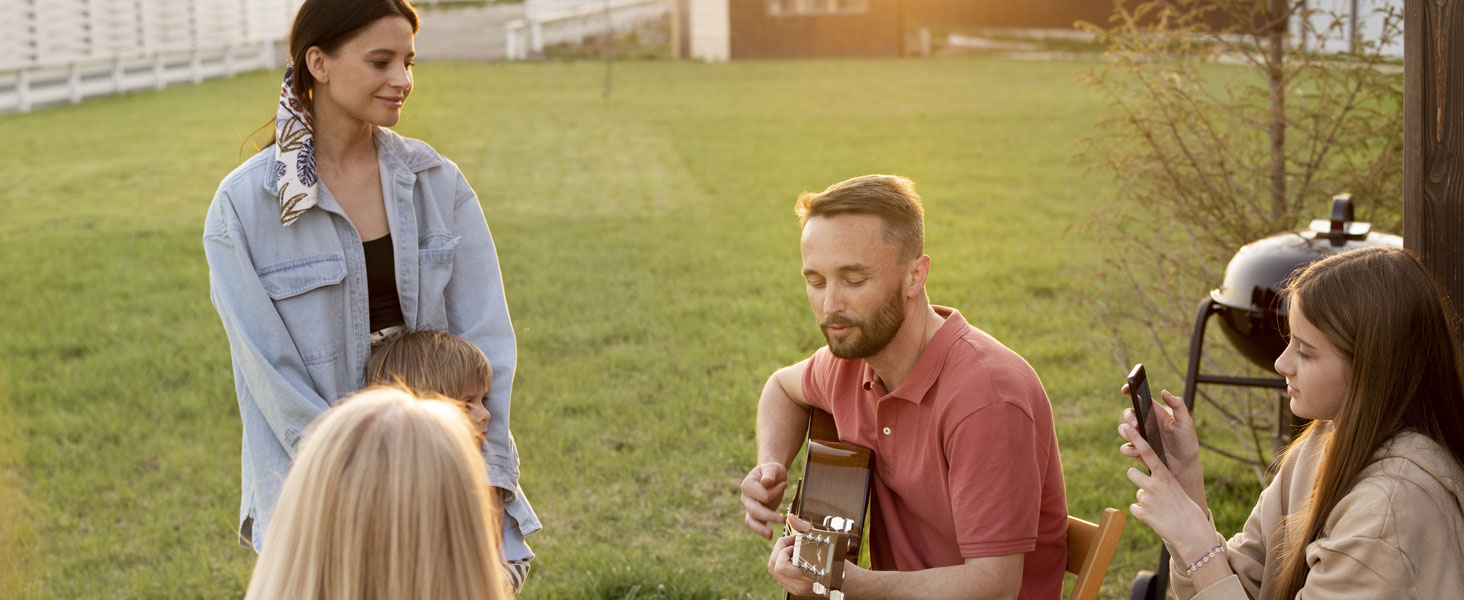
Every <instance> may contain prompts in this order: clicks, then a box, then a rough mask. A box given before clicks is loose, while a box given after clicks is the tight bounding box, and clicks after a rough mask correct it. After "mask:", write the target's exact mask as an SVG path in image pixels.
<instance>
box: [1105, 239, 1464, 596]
mask: <svg viewBox="0 0 1464 600" xmlns="http://www.w3.org/2000/svg"><path fill="white" fill-rule="evenodd" d="M1286 297H1287V300H1288V302H1289V320H1290V326H1291V332H1290V340H1289V343H1288V345H1287V347H1286V351H1285V352H1284V353H1283V354H1282V355H1281V357H1280V358H1278V359H1276V371H1277V372H1278V373H1280V374H1281V375H1283V376H1284V377H1286V382H1287V393H1288V394H1289V395H1290V396H1291V410H1292V412H1293V413H1295V414H1297V415H1299V416H1301V417H1305V418H1308V419H1312V423H1311V424H1310V425H1309V426H1308V427H1307V428H1306V430H1305V431H1304V432H1303V433H1302V434H1301V435H1299V436H1298V437H1297V438H1296V439H1295V440H1294V441H1293V442H1292V443H1291V445H1290V447H1288V449H1287V451H1286V453H1285V455H1284V457H1283V458H1282V459H1281V462H1280V467H1279V469H1278V471H1277V473H1276V477H1275V479H1274V480H1272V482H1271V484H1270V485H1269V486H1268V487H1267V488H1266V489H1265V490H1264V491H1262V492H1261V497H1260V499H1259V502H1258V503H1257V504H1256V507H1255V508H1254V509H1253V510H1252V512H1251V515H1250V517H1249V518H1248V519H1247V520H1246V523H1245V527H1244V529H1243V530H1242V531H1241V532H1240V533H1238V534H1236V535H1235V536H1233V537H1231V538H1230V539H1229V540H1225V539H1223V538H1222V537H1221V536H1220V534H1219V533H1217V532H1216V530H1215V526H1214V524H1213V522H1212V521H1211V519H1210V511H1209V508H1208V506H1207V504H1206V500H1205V489H1204V470H1203V467H1202V466H1201V464H1200V460H1199V445H1198V442H1197V438H1196V436H1195V429H1194V422H1193V421H1192V420H1191V418H1190V415H1189V413H1188V411H1187V410H1186V409H1185V405H1184V402H1183V401H1182V400H1180V399H1179V398H1177V397H1175V396H1172V395H1170V394H1169V393H1168V392H1164V393H1163V394H1162V397H1163V398H1164V402H1165V404H1167V405H1168V407H1169V409H1170V410H1169V411H1167V412H1166V411H1156V412H1158V413H1159V419H1158V421H1159V429H1160V434H1161V435H1162V436H1163V437H1164V439H1165V442H1166V444H1167V450H1168V452H1167V463H1168V467H1167V468H1166V466H1165V464H1163V463H1161V462H1160V461H1159V460H1158V458H1157V457H1156V456H1155V454H1154V452H1153V450H1152V449H1151V448H1150V446H1149V445H1148V444H1146V443H1145V442H1144V440H1143V438H1142V437H1140V436H1139V433H1138V430H1137V429H1136V427H1135V426H1136V424H1137V422H1136V421H1135V418H1134V415H1133V411H1132V410H1131V409H1125V410H1124V416H1123V422H1122V423H1121V424H1120V425H1119V428H1118V429H1119V434H1120V435H1122V436H1123V437H1124V439H1126V440H1128V442H1129V443H1128V444H1125V445H1123V446H1122V447H1121V448H1120V453H1122V454H1123V455H1125V456H1129V457H1133V458H1137V459H1138V460H1139V461H1141V462H1142V463H1143V464H1144V465H1145V466H1147V467H1148V468H1149V469H1150V471H1151V473H1152V474H1145V473H1144V472H1143V471H1142V470H1140V469H1137V468H1131V469H1129V471H1128V477H1129V480H1130V481H1132V482H1133V483H1134V485H1136V486H1138V491H1137V492H1136V494H1135V497H1136V502H1135V503H1134V504H1132V505H1130V507H1129V511H1130V513H1132V514H1133V516H1134V517H1135V518H1137V519H1138V520H1140V521H1142V522H1143V523H1144V524H1146V525H1148V526H1149V527H1151V528H1152V529H1153V530H1154V531H1155V532H1156V533H1158V534H1159V536H1160V537H1161V538H1163V540H1164V543H1165V545H1166V546H1168V547H1169V551H1170V554H1171V555H1172V556H1173V557H1174V560H1173V562H1172V563H1171V571H1172V581H1173V584H1174V589H1175V592H1176V593H1177V594H1178V595H1179V597H1180V598H1191V597H1193V598H1207V599H1208V598H1385V597H1386V598H1459V597H1464V570H1461V569H1460V565H1464V384H1461V378H1460V372H1459V362H1458V344H1457V341H1456V339H1455V337H1454V335H1453V332H1452V330H1451V324H1452V323H1454V320H1453V316H1452V315H1451V314H1450V312H1449V310H1448V307H1447V305H1446V303H1445V302H1444V299H1443V296H1442V294H1441V293H1440V291H1439V289H1438V287H1437V285H1436V284H1435V283H1434V281H1433V278H1432V277H1430V276H1429V274H1428V272H1427V271H1426V270H1425V269H1424V268H1423V266H1422V265H1421V264H1420V263H1419V262H1418V260H1417V258H1415V257H1414V256H1413V255H1412V254H1411V253H1409V252H1407V251H1405V250H1401V249H1397V248H1363V249H1358V250H1353V251H1350V252H1344V253H1341V254H1337V255H1333V256H1330V257H1327V258H1324V259H1322V260H1319V261H1317V262H1315V263H1313V264H1312V265H1310V266H1308V267H1307V268H1306V269H1305V270H1303V271H1302V272H1301V273H1300V274H1299V275H1297V276H1295V278H1294V279H1293V280H1292V282H1291V283H1290V285H1289V286H1288V288H1287V290H1286ZM1151 435H1152V434H1151Z"/></svg>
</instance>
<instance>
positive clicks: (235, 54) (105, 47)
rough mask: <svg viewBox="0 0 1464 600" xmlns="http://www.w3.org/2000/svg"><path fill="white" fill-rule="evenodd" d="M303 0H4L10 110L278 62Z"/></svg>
mask: <svg viewBox="0 0 1464 600" xmlns="http://www.w3.org/2000/svg"><path fill="white" fill-rule="evenodd" d="M301 1H302V0H0V15H4V16H3V17H0V113H5V112H13V111H22V112H25V111H29V110H31V109H33V108H36V107H41V106H46V105H51V104H57V103H65V102H72V103H76V102H81V101H82V100H84V99H86V98H90V97H93V96H101V95H108V94H116V93H121V92H128V91H132V90H139V89H152V88H163V87H166V86H168V85H173V84H178V83H197V82H199V81H203V80H205V79H209V78H213V77H227V76H230V75H233V74H235V73H238V72H242V71H249V70H253V69H261V68H273V67H276V66H278V63H277V59H276V57H275V48H276V46H277V45H278V44H280V43H281V42H283V41H284V40H285V38H286V37H288V35H289V27H290V23H291V20H292V19H293V18H294V14H295V10H296V9H297V8H298V7H299V5H300V3H301Z"/></svg>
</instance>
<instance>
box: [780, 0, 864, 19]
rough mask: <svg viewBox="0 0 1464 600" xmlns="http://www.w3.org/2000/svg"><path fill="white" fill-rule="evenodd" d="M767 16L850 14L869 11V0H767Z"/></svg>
mask: <svg viewBox="0 0 1464 600" xmlns="http://www.w3.org/2000/svg"><path fill="white" fill-rule="evenodd" d="M767 3H768V4H767V6H768V16H772V17H792V16H805V15H852V14H859V13H864V12H869V0H767Z"/></svg>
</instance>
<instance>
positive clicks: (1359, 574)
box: [1170, 426, 1464, 600]
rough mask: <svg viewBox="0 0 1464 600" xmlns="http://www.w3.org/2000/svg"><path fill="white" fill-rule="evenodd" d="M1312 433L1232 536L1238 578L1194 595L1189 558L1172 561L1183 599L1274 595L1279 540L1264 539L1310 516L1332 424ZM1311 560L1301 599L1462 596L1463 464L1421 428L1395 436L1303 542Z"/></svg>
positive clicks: (1229, 550) (1229, 555)
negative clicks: (1289, 519)
mask: <svg viewBox="0 0 1464 600" xmlns="http://www.w3.org/2000/svg"><path fill="white" fill-rule="evenodd" d="M1316 433H1317V435H1313V436H1311V437H1310V438H1309V439H1308V440H1307V441H1306V442H1304V443H1303V445H1302V446H1300V447H1298V448H1296V449H1295V451H1293V452H1291V453H1290V454H1289V455H1288V456H1287V457H1286V459H1285V460H1284V462H1283V463H1282V465H1281V471H1280V472H1279V473H1278V474H1277V475H1276V478H1275V480H1274V481H1272V482H1271V485H1270V486H1268V487H1267V488H1266V489H1265V490H1264V491H1262V492H1261V500H1260V502H1259V503H1257V504H1256V507H1255V509H1254V510H1252V511H1251V515H1250V518H1248V519H1246V521H1245V529H1244V530H1243V531H1241V532H1240V533H1238V534H1236V535H1235V537H1232V538H1230V541H1228V542H1226V545H1225V546H1226V547H1225V550H1226V554H1225V557H1226V559H1228V560H1229V562H1230V568H1231V569H1232V570H1234V571H1235V575H1232V576H1230V577H1227V578H1225V579H1223V580H1221V581H1219V582H1217V583H1215V584H1214V585H1211V586H1210V587H1207V588H1205V590H1204V591H1203V592H1200V593H1198V594H1197V593H1196V590H1195V588H1194V584H1193V583H1192V582H1191V581H1190V579H1189V578H1188V577H1185V575H1184V567H1185V566H1186V565H1181V564H1175V563H1171V569H1170V571H1171V575H1172V578H1171V580H1172V582H1173V585H1174V592H1175V593H1176V594H1177V595H1178V596H1179V597H1180V598H1196V599H1202V600H1214V599H1221V598H1223V599H1241V598H1253V599H1270V598H1272V597H1273V596H1274V595H1275V594H1276V590H1275V589H1274V588H1273V587H1272V585H1273V584H1272V582H1273V581H1275V577H1274V576H1273V571H1275V570H1277V569H1280V568H1281V556H1280V554H1279V549H1280V545H1279V544H1277V545H1275V546H1271V545H1270V544H1267V542H1268V541H1270V540H1272V539H1279V537H1277V532H1278V530H1280V529H1281V528H1282V527H1283V524H1282V516H1283V515H1286V514H1295V515H1298V519H1299V518H1300V515H1303V514H1305V511H1306V502H1307V496H1308V495H1309V494H1310V492H1311V486H1312V482H1313V481H1314V479H1315V477H1316V470H1317V465H1318V463H1319V462H1320V460H1321V451H1322V449H1323V447H1324V444H1325V441H1326V438H1328V437H1330V434H1331V427H1330V426H1328V427H1327V428H1326V429H1324V430H1319V431H1318V432H1316ZM1216 537H1219V534H1216ZM1171 554H1173V552H1172V550H1171ZM1306 560H1307V564H1308V565H1309V566H1310V568H1311V571H1310V573H1309V574H1308V575H1307V578H1306V584H1305V585H1304V586H1303V587H1302V589H1301V591H1300V592H1298V593H1297V595H1296V598H1309V599H1311V598H1327V599H1334V598H1335V599H1347V598H1359V599H1360V598H1369V599H1371V598H1390V599H1391V598H1419V599H1426V600H1430V599H1435V598H1464V469H1461V467H1460V465H1459V464H1458V463H1457V462H1455V461H1454V459H1453V457H1452V456H1451V455H1450V454H1449V452H1448V450H1447V449H1445V448H1444V447H1442V446H1440V445H1438V444H1437V443H1435V442H1434V441H1432V440H1430V439H1428V438H1427V437H1424V436H1423V435H1421V434H1418V433H1414V432H1405V433H1400V434H1398V435H1396V436H1394V437H1393V439H1391V440H1389V441H1388V442H1387V443H1385V444H1384V445H1383V447H1382V448H1380V449H1378V451H1377V452H1376V453H1375V454H1374V455H1373V462H1372V463H1371V464H1369V465H1368V466H1366V467H1364V468H1363V470H1362V473H1361V474H1360V475H1359V476H1358V481H1357V483H1356V485H1354V486H1353V488H1352V491H1350V492H1348V493H1347V495H1345V496H1343V497H1342V500H1341V501H1339V502H1338V503H1337V506H1336V508H1334V509H1332V513H1331V515H1329V516H1328V517H1327V522H1326V524H1325V525H1324V526H1323V527H1322V532H1321V536H1320V537H1319V538H1318V539H1317V540H1316V541H1314V542H1312V543H1311V544H1308V545H1307V547H1306Z"/></svg>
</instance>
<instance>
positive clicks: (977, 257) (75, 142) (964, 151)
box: [0, 57, 1259, 599]
mask: <svg viewBox="0 0 1464 600" xmlns="http://www.w3.org/2000/svg"><path fill="white" fill-rule="evenodd" d="M1090 66H1091V65H1090V64H1087V63H1074V62H1030V61H1015V60H1003V59H997V58H980V57H977V58H952V59H938V60H889V61H827V62H773V63H737V64H725V65H700V64H689V63H681V64H677V63H617V64H616V65H615V66H614V90H615V91H614V93H613V95H612V96H611V97H610V98H609V99H608V101H607V100H606V99H604V97H603V96H602V88H603V83H604V74H605V73H604V68H605V67H604V65H602V64H596V63H579V64H552V63H544V64H528V65H480V64H426V65H422V66H420V67H419V69H418V72H417V89H416V91H415V93H414V95H413V97H412V100H411V101H410V102H409V103H408V106H407V114H406V117H405V118H404V120H403V122H402V123H401V124H400V125H399V126H398V127H397V131H399V132H400V133H402V134H404V135H408V136H413V137H419V138H422V139H425V140H427V141H428V142H430V143H432V144H433V145H434V146H435V147H436V148H437V149H438V150H439V151H441V152H442V153H444V154H445V155H447V156H448V157H450V158H452V159H453V160H454V161H456V162H457V163H458V165H459V166H461V167H462V170H463V171H464V173H465V174H466V175H467V178H468V180H469V181H470V182H471V183H472V184H473V185H474V186H475V188H476V189H477V191H478V194H479V196H480V199H481V200H482V203H483V206H484V209H485V212H486V214H487V217H488V220H489V225H490V226H491V228H492V230H493V233H494V236H495V238H496V240H497V244H498V250H499V255H500V258H501V261H502V265H503V270H504V279H505V282H506V285H507V293H508V300H509V306H510V309H511V311H512V313H513V318H514V324H515V326H516V327H517V329H518V342H519V353H520V354H519V357H520V360H519V370H518V375H517V383H516V386H515V397H514V411H513V414H512V422H513V430H514V432H515V435H516V436H517V439H518V444H519V449H520V451H521V453H522V456H523V480H522V484H523V487H524V488H525V490H526V491H527V493H528V494H529V495H530V498H531V499H532V501H533V503H534V506H535V507H536V508H537V510H538V512H539V516H540V517H541V519H542V520H543V522H544V524H545V529H544V531H543V532H542V533H540V534H538V535H535V536H533V537H532V538H530V542H531V543H532V544H533V545H534V548H535V550H536V551H537V552H538V554H539V558H538V559H537V560H536V561H535V566H534V572H533V574H532V576H531V578H530V581H529V587H528V589H527V591H526V593H525V594H524V597H525V598H528V599H545V598H630V597H634V598H742V597H750V598H768V599H771V598H781V594H779V593H777V592H778V588H777V587H776V585H775V584H774V583H773V582H772V581H771V579H770V578H768V577H767V575H766V572H765V564H766V558H767V552H768V548H769V544H768V543H767V542H764V541H763V540H762V539H761V538H759V537H757V536H755V535H754V534H752V533H751V532H749V531H748V530H747V529H746V528H745V527H744V526H743V525H742V519H741V509H740V505H739V503H738V496H737V489H736V485H737V483H738V481H740V479H741V477H742V475H743V474H744V473H745V472H746V471H747V469H748V468H750V467H751V466H752V464H751V463H752V461H753V459H754V448H753V416H754V413H755V410H756V402H757V394H758V392H759V391H760V390H761V388H762V385H763V382H764V380H765V378H766V377H767V375H768V374H769V373H770V372H771V371H772V370H773V369H775V368H777V367H779V366H781V365H784V364H787V363H790V362H793V361H796V360H798V359H800V358H802V357H804V356H806V355H807V354H809V353H811V352H812V351H813V350H814V349H816V348H817V347H819V346H820V345H821V344H822V338H821V336H820V335H819V333H818V331H817V329H816V328H815V327H814V325H813V321H812V317H811V313H810V310H809V308H808V306H807V302H806V300H805V298H804V296H803V285H802V279H801V276H800V274H799V258H798V246H797V237H798V228H797V223H796V221H795V220H794V217H793V213H792V204H793V200H794V198H795V197H796V196H797V194H798V193H800V192H803V191H807V190H817V189H822V188H823V187H824V186H826V185H827V184H829V183H832V182H835V181H838V180H842V179H844V178H847V177H850V176H854V175H860V174H864V173H870V172H884V173H899V174H903V175H906V176H909V177H911V178H913V179H914V180H915V181H916V183H917V185H918V187H919V190H920V191H921V193H922V194H923V195H924V196H925V200H926V206H927V211H928V217H927V220H928V234H927V240H928V242H927V253H928V254H929V255H930V256H931V257H933V258H932V263H933V266H932V274H931V277H930V285H929V292H930V298H931V300H932V301H933V302H935V303H937V304H944V305H950V306H955V307H958V308H960V309H961V310H962V312H963V313H964V314H965V316H966V317H967V319H968V320H970V321H971V322H972V323H973V324H975V325H977V326H978V327H981V328H983V329H985V330H986V331H988V332H990V333H992V334H993V335H995V336H996V337H998V338H999V339H1001V340H1003V341H1004V342H1005V343H1006V344H1007V345H1008V346H1010V347H1011V348H1013V349H1015V350H1016V351H1017V352H1019V353H1021V354H1022V355H1023V356H1025V357H1026V358H1027V359H1028V361H1030V362H1031V363H1032V365H1033V367H1035V368H1036V370H1037V372H1038V373H1039V374H1040V375H1041V377H1042V379H1043V382H1044V383H1045V385H1046V387H1047V391H1048V394H1049V395H1050V397H1051V400H1052V405H1053V410H1054V413H1055V416H1056V420H1057V427H1058V436H1059V438H1058V439H1059V444H1060V445H1061V447H1062V458H1063V467H1064V473H1065V475H1066V478H1067V493H1068V498H1069V505H1070V510H1071V512H1072V513H1073V514H1075V515H1078V516H1082V517H1085V518H1088V519H1090V520H1093V519H1096V518H1097V517H1098V515H1099V513H1100V512H1101V510H1102V508H1103V507H1105V506H1113V507H1119V508H1124V509H1126V508H1127V506H1128V504H1129V503H1130V502H1131V501H1132V497H1133V496H1132V492H1133V488H1132V486H1131V485H1130V484H1129V483H1128V482H1127V480H1126V479H1125V478H1124V476H1123V471H1124V469H1126V468H1127V467H1128V466H1129V464H1128V462H1127V459H1124V458H1123V457H1121V456H1120V455H1119V454H1118V453H1117V446H1118V444H1119V443H1120V439H1119V438H1118V437H1117V434H1116V433H1115V430H1114V427H1115V426H1116V422H1117V415H1118V412H1119V410H1120V409H1121V408H1122V407H1123V406H1124V404H1125V403H1126V402H1127V401H1126V399H1124V398H1123V397H1121V396H1119V395H1117V393H1116V392H1117V386H1118V384H1120V383H1121V378H1122V376H1123V373H1124V371H1125V366H1126V365H1124V364H1123V362H1121V360H1120V358H1125V359H1126V358H1127V357H1118V356H1116V351H1115V350H1114V345H1113V343H1112V341H1111V339H1110V337H1109V334H1108V333H1107V328H1106V327H1104V326H1102V324H1101V323H1098V322H1097V321H1096V320H1095V317H1094V315H1095V310H1094V309H1093V308H1092V303H1093V301H1094V300H1095V295H1096V294H1097V293H1098V292H1099V289H1100V288H1099V286H1098V284H1097V283H1096V278H1097V276H1098V274H1099V272H1100V270H1101V269H1102V260H1101V244H1100V242H1101V239H1102V235H1103V232H1101V231H1095V230H1093V229H1085V228H1083V227H1081V225H1082V224H1083V223H1085V222H1086V221H1088V220H1089V218H1090V213H1091V212H1092V211H1094V210H1097V209H1099V208H1100V207H1101V206H1102V205H1103V203H1105V202H1108V201H1110V198H1111V195H1112V190H1111V186H1110V183H1109V182H1108V180H1107V179H1106V178H1105V177H1103V176H1102V174H1101V173H1092V172H1085V165H1084V164H1082V163H1081V162H1078V161H1076V160H1075V159H1074V158H1073V157H1074V154H1075V153H1076V152H1077V150H1078V149H1079V148H1080V147H1081V144H1080V143H1079V141H1078V140H1079V139H1080V138H1081V137H1082V136H1084V135H1087V134H1088V133H1089V132H1090V131H1091V128H1092V124H1093V122H1094V121H1095V119H1096V118H1097V117H1098V116H1099V115H1100V114H1101V113H1102V112H1103V111H1104V110H1106V109H1105V108H1104V107H1103V106H1102V105H1101V103H1100V102H1099V100H1098V96H1097V94H1096V93H1094V92H1093V91H1092V90H1090V89H1088V88H1087V87H1085V86H1084V84H1082V83H1081V82H1080V81H1079V76H1080V74H1081V73H1083V72H1085V71H1086V70H1087V69H1088V68H1090ZM276 77H277V74H275V73H255V74H249V75H243V76H239V77H235V78H232V79H228V80H220V81H213V82H208V83H204V84H201V85H197V86H190V87H180V88H174V89H168V90H163V91H160V92H152V93H142V94H134V95H128V96H124V97H116V98H108V99H101V100H96V101H91V102H88V103H85V104H83V105H79V106H68V107H60V108H54V109H47V110H43V111H40V112H36V113H32V114H24V115H8V116H0V140H4V141H5V143H4V144H3V145H0V181H3V182H4V187H3V191H0V214H3V215H4V218H3V219H0V282H3V283H0V306H3V307H4V308H3V310H0V597H6V598H8V597H17V598H94V597H96V598H99V597H106V598H174V597H180V598H192V597H201V598H221V597H238V596H241V595H242V593H243V590H244V587H245V586H246V584H247V582H248V576H249V572H250V568H251V566H252V564H253V559H254V554H253V552H252V551H250V550H248V549H245V548H241V547H239V546H238V545H237V544H236V541H235V536H234V533H233V530H234V526H235V516H236V514H237V507H238V492H239V481H238V480H239V436H240V424H239V417H238V409H237V405H236V403H235V400H234V396H233V383H232V377H231V373H230V368H229V356H228V348H227V343H226V340H225V337H224V333H223V330H222V328H221V327H220V325H219V321H218V317H217V315H216V314H215V313H214V311H213V308H212V306H211V305H210V304H209V300H208V286H207V267H206V265H205V264H204V259H203V253H202V247H201V243H200V237H201V232H200V230H201V225H202V221H203V215H204V211H205V208H206V207H207V205H208V203H209V200H210V198H211V197H212V195H213V192H214V189H215V187H216V186H217V184H218V181H219V179H221V178H222V177H223V176H224V175H225V174H226V173H227V172H228V171H229V170H230V169H231V168H233V166H234V165H236V164H238V163H239V162H240V161H241V160H242V158H244V157H245V156H246V155H247V154H248V153H249V152H248V151H247V149H246V148H244V147H242V146H241V143H242V142H243V140H244V138H245V136H246V135H247V134H248V133H249V132H250V131H251V130H253V129H255V128H256V127H258V126H260V125H262V124H264V123H265V122H267V121H269V120H270V119H271V118H272V116H273V102H274V100H275V98H274V94H275V91H276V90H277V89H278V82H277V80H276ZM1196 301H1198V298H1196ZM1184 334H1185V332H1178V335H1181V336H1182V335H1184ZM1150 347H1152V346H1150V345H1146V342H1144V341H1143V340H1138V341H1136V342H1135V345H1134V346H1132V348H1131V349H1135V348H1136V349H1138V350H1140V351H1142V350H1143V349H1145V348H1150ZM1150 362H1153V363H1158V362H1159V361H1158V360H1154V361H1150ZM1179 362H1181V363H1182V359H1180V361H1179ZM1150 377H1151V378H1152V379H1154V380H1155V384H1156V385H1161V384H1167V386H1168V387H1170V388H1171V389H1176V388H1178V387H1179V386H1180V383H1181V377H1182V374H1181V373H1177V372H1165V371H1163V370H1158V369H1155V370H1151V374H1150ZM1199 416H1200V417H1201V418H1205V417H1206V415H1204V414H1201V415H1199ZM1207 464H1208V465H1209V466H1210V473H1209V477H1210V479H1211V484H1212V485H1211V500H1212V502H1214V503H1215V505H1214V508H1215V511H1216V516H1217V521H1218V522H1219V523H1220V527H1221V529H1222V530H1224V531H1234V530H1235V529H1236V528H1238V526H1239V523H1240V521H1241V520H1242V519H1243V518H1244V516H1245V514H1246V513H1247V512H1248V511H1249V507H1250V505H1251V504H1252V503H1253V502H1254V498H1255V495H1256V494H1257V493H1258V490H1259V486H1258V484H1257V483H1256V481H1255V479H1254V477H1253V476H1252V475H1250V474H1249V471H1246V470H1244V469H1241V468H1239V467H1238V466H1235V465H1234V464H1227V463H1225V462H1222V461H1219V460H1215V459H1214V458H1213V457H1209V458H1208V460H1207ZM1157 548H1158V546H1157V542H1156V539H1155V537H1154V536H1153V534H1152V533H1151V532H1149V531H1148V530H1147V528H1145V527H1144V526H1143V525H1142V524H1140V523H1138V522H1137V521H1130V523H1129V527H1128V529H1127V531H1126V532H1125V534H1124V541H1123V545H1122V549H1121V550H1120V553H1119V556H1118V557H1117V558H1116V560H1115V563H1114V566H1113V568H1112V569H1111V570H1110V573H1109V576H1108V579H1107V582H1106V586H1105V593H1106V595H1107V596H1111V597H1127V590H1128V586H1129V583H1130V582H1131V581H1132V579H1133V577H1134V574H1135V572H1136V571H1137V570H1139V569H1141V568H1152V565H1151V564H1150V563H1151V562H1152V560H1153V559H1154V558H1155V555H1156V552H1157ZM17 590H18V591H17Z"/></svg>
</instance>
